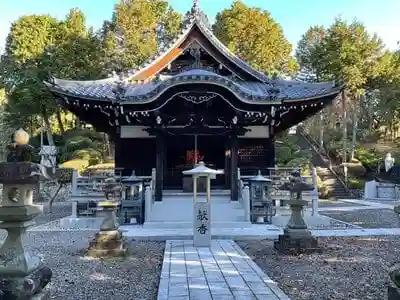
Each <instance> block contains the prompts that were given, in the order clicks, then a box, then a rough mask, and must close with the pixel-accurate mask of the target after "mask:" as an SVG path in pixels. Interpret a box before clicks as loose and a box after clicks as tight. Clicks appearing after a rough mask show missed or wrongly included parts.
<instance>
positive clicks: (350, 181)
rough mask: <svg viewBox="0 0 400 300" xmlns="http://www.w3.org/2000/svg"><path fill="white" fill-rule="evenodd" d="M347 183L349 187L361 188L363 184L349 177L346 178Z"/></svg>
mask: <svg viewBox="0 0 400 300" xmlns="http://www.w3.org/2000/svg"><path fill="white" fill-rule="evenodd" d="M347 185H348V187H349V188H350V189H363V188H364V184H363V182H361V181H360V180H359V179H357V178H349V179H348V180H347Z"/></svg>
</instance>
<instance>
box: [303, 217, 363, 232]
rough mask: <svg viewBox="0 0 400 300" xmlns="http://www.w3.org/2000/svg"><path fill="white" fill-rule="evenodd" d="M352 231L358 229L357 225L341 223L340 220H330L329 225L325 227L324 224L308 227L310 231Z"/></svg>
mask: <svg viewBox="0 0 400 300" xmlns="http://www.w3.org/2000/svg"><path fill="white" fill-rule="evenodd" d="M349 228H350V229H351V228H358V227H357V226H355V225H352V224H346V223H343V222H340V221H338V220H332V219H331V220H330V221H329V224H326V225H323V224H319V225H315V224H310V225H308V229H310V230H328V229H329V230H334V229H349Z"/></svg>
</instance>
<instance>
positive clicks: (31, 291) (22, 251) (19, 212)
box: [0, 129, 52, 299]
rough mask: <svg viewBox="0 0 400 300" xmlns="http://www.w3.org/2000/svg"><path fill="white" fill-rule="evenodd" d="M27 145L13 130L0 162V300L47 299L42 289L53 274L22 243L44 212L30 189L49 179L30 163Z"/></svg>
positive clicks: (26, 138)
mask: <svg viewBox="0 0 400 300" xmlns="http://www.w3.org/2000/svg"><path fill="white" fill-rule="evenodd" d="M28 143H29V135H28V133H26V132H25V131H24V130H22V129H20V130H18V131H16V132H15V134H14V143H12V144H10V145H9V146H8V147H7V149H8V152H9V153H8V155H7V162H2V163H0V182H1V183H2V184H3V200H2V201H1V205H0V221H1V223H0V228H1V229H5V230H7V238H6V240H5V241H4V243H3V244H2V245H1V247H0V262H1V263H0V294H1V298H2V299H44V298H46V297H49V295H48V292H44V291H43V288H44V287H45V286H46V285H47V284H48V283H49V282H50V279H51V277H52V271H51V270H50V269H49V268H47V267H46V266H44V264H43V263H42V262H41V260H40V258H39V257H37V256H34V255H33V254H31V253H29V252H28V251H27V249H26V248H25V244H24V238H25V234H26V230H27V228H28V227H29V226H31V225H33V224H35V222H34V221H33V219H34V218H35V217H36V216H37V215H39V214H41V213H42V211H43V206H41V205H34V204H33V189H34V188H36V187H37V185H38V183H39V181H40V180H43V179H50V177H49V176H48V174H47V173H46V171H47V169H46V168H45V167H44V166H41V165H39V164H36V163H33V162H32V156H33V147H32V146H30V145H29V144H28ZM3 297H4V298H3Z"/></svg>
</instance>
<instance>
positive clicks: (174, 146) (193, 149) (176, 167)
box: [164, 135, 225, 190]
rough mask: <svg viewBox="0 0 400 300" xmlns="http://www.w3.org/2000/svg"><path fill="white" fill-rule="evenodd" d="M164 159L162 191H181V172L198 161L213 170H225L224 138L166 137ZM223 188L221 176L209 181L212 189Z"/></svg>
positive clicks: (223, 177)
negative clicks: (164, 168)
mask: <svg viewBox="0 0 400 300" xmlns="http://www.w3.org/2000/svg"><path fill="white" fill-rule="evenodd" d="M165 159H166V162H165V165H166V170H165V173H164V189H166V190H182V189H183V174H182V171H185V170H189V169H191V168H193V167H194V166H195V164H196V163H198V162H200V161H204V163H205V164H206V165H207V166H208V167H210V168H213V169H222V170H224V169H225V138H224V137H222V136H211V135H197V136H196V135H179V136H168V137H167V139H166V156H165ZM224 186H225V176H223V175H220V176H217V177H216V179H214V180H212V181H211V187H212V188H213V189H223V188H224Z"/></svg>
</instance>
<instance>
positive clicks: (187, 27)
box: [124, 9, 270, 82]
mask: <svg viewBox="0 0 400 300" xmlns="http://www.w3.org/2000/svg"><path fill="white" fill-rule="evenodd" d="M195 25H197V27H198V28H199V29H200V31H201V32H202V33H203V34H204V35H205V36H206V37H207V39H208V40H209V41H210V42H211V44H212V45H213V46H214V47H216V48H217V49H218V50H219V51H221V53H222V54H223V55H224V56H225V57H226V58H227V59H229V60H230V61H231V62H233V63H234V64H236V65H238V66H240V67H241V68H242V69H243V70H245V71H246V72H247V73H248V74H250V75H252V76H253V77H255V78H257V79H258V80H260V81H261V82H268V81H269V80H270V79H269V77H268V76H266V75H265V74H264V73H262V72H259V71H257V70H255V69H253V68H252V67H251V66H250V65H249V64H247V63H246V62H245V61H244V60H242V59H240V58H239V57H238V56H236V55H235V54H233V53H232V52H231V51H230V50H229V49H228V48H227V47H226V46H225V45H224V44H223V43H222V42H221V41H220V40H219V39H218V38H217V37H216V36H215V35H214V33H213V32H212V31H211V28H210V26H208V24H207V20H206V17H205V16H204V13H203V12H202V11H201V10H199V9H195V10H193V9H192V11H191V13H189V14H188V15H187V16H186V19H185V21H184V22H183V27H182V30H181V32H180V34H178V36H177V37H175V39H173V40H172V41H171V42H170V43H169V44H168V45H166V46H164V47H162V48H160V49H159V51H158V52H157V53H155V54H154V55H153V56H152V57H150V58H149V59H148V60H147V61H146V62H145V63H144V64H142V65H141V66H139V67H137V68H135V69H132V70H129V71H128V72H126V74H124V77H125V78H126V79H127V80H129V78H132V77H135V75H136V74H138V73H139V72H142V71H143V70H145V69H147V68H149V67H150V66H152V65H153V64H155V63H156V62H157V61H158V60H159V59H161V58H162V57H163V56H164V55H165V54H167V53H168V52H170V51H171V50H172V49H174V48H175V47H177V46H178V45H180V44H181V43H182V42H183V41H184V40H185V38H186V37H187V36H188V34H189V33H190V31H191V30H192V28H193V27H194V26H195Z"/></svg>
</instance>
